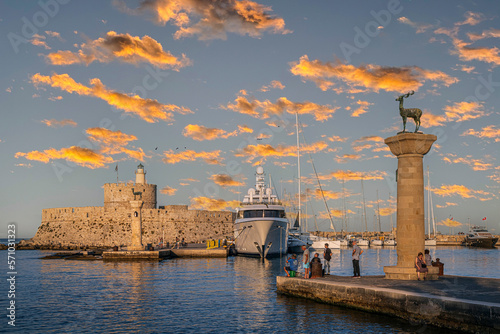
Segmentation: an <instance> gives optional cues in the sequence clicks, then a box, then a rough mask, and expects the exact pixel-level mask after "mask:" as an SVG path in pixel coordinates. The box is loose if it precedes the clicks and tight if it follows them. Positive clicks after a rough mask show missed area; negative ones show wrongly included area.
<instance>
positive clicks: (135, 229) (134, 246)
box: [128, 201, 144, 250]
mask: <svg viewBox="0 0 500 334" xmlns="http://www.w3.org/2000/svg"><path fill="white" fill-rule="evenodd" d="M143 203H144V202H143V201H130V206H131V207H132V222H131V230H132V243H131V245H130V246H129V247H128V250H144V246H143V245H142V214H141V209H142V204H143Z"/></svg>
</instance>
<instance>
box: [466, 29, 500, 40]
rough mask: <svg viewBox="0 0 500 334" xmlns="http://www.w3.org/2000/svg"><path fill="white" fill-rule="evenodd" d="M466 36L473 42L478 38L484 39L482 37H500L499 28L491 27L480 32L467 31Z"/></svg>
mask: <svg viewBox="0 0 500 334" xmlns="http://www.w3.org/2000/svg"><path fill="white" fill-rule="evenodd" d="M467 36H468V37H469V39H470V40H471V41H473V42H474V41H477V40H480V39H484V38H500V29H494V28H492V29H490V30H485V31H483V32H482V33H480V34H475V33H471V32H469V33H467Z"/></svg>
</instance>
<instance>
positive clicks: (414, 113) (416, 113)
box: [396, 91, 422, 132]
mask: <svg viewBox="0 0 500 334" xmlns="http://www.w3.org/2000/svg"><path fill="white" fill-rule="evenodd" d="M413 94H415V92H414V91H411V92H408V93H406V94H404V95H400V96H399V97H398V98H397V99H396V101H399V114H400V115H401V117H403V132H406V119H407V118H408V117H410V118H413V120H414V121H415V132H417V131H418V128H419V127H420V117H421V116H422V110H420V109H418V108H409V109H405V108H404V107H403V99H404V98H408V97H409V96H410V95H413Z"/></svg>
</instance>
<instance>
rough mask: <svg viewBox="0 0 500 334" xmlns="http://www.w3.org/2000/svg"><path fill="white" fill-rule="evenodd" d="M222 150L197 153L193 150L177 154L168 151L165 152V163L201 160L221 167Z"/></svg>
mask: <svg viewBox="0 0 500 334" xmlns="http://www.w3.org/2000/svg"><path fill="white" fill-rule="evenodd" d="M220 152H221V151H220V150H217V151H212V152H204V151H201V152H195V151H193V150H186V151H182V152H178V153H175V152H174V151H173V150H168V151H165V152H163V154H164V155H165V158H163V162H164V163H166V164H176V163H179V162H182V161H196V160H198V159H201V160H203V161H205V162H206V163H208V164H211V165H221V164H222V163H221V160H223V159H222V158H221V157H220Z"/></svg>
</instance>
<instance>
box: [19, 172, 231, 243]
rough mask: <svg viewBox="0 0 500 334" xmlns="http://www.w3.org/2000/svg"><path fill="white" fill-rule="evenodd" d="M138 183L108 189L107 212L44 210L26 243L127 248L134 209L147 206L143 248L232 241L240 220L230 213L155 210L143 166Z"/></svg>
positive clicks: (171, 207)
mask: <svg viewBox="0 0 500 334" xmlns="http://www.w3.org/2000/svg"><path fill="white" fill-rule="evenodd" d="M135 175H136V178H135V183H106V184H105V185H104V206H103V207H94V206H90V207H69V208H53V209H44V210H42V222H41V224H40V226H39V227H38V231H37V232H36V235H35V236H34V237H33V238H32V239H31V240H29V241H28V243H29V244H31V245H33V246H45V247H53V248H57V247H113V246H120V247H123V246H129V245H131V242H132V241H131V240H132V230H131V222H132V219H133V214H134V210H135V209H134V208H133V207H132V205H131V203H132V204H133V203H134V202H137V201H138V200H140V201H142V202H143V205H142V209H141V215H142V243H143V244H144V245H147V244H153V245H157V244H158V243H159V242H160V240H161V239H163V238H164V242H165V243H166V242H170V244H172V243H173V242H175V239H176V237H178V238H179V239H182V238H184V240H185V242H205V241H206V240H209V239H222V238H229V237H231V236H232V235H233V223H234V220H235V218H236V214H235V213H234V212H230V211H205V210H189V208H188V206H187V205H165V206H159V207H157V202H156V190H157V189H156V185H155V184H148V183H147V182H146V172H145V170H144V166H143V165H142V164H139V166H137V170H136V172H135Z"/></svg>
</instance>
